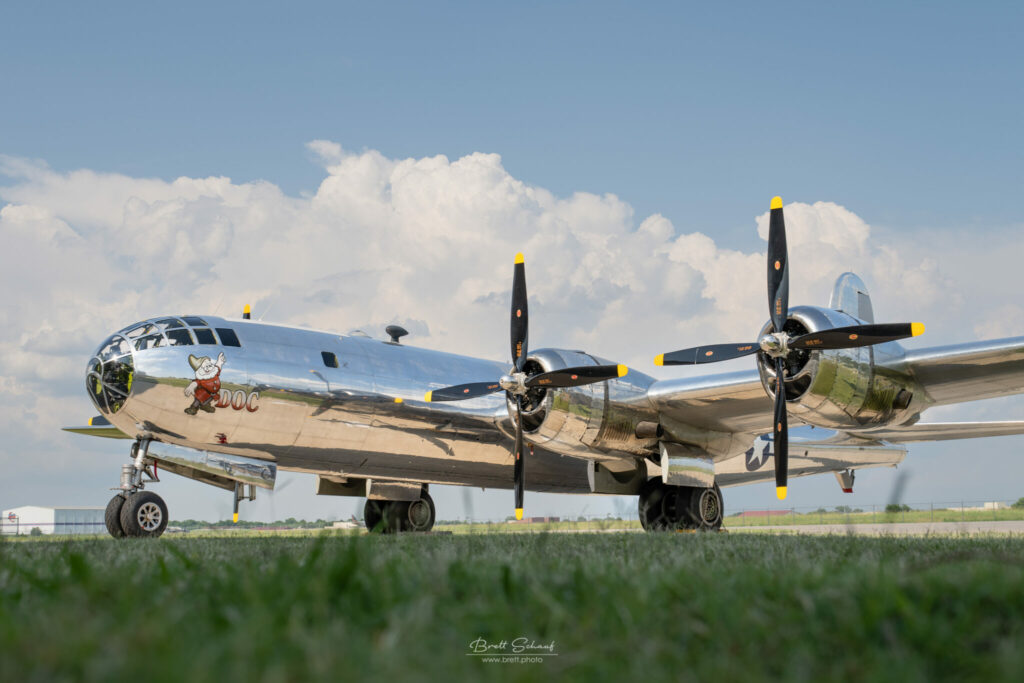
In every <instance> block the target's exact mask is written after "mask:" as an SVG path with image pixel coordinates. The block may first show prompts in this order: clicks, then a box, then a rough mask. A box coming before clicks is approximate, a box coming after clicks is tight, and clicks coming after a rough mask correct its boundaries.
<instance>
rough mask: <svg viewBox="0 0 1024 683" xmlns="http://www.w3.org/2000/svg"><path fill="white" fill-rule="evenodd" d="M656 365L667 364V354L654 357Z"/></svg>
mask: <svg viewBox="0 0 1024 683" xmlns="http://www.w3.org/2000/svg"><path fill="white" fill-rule="evenodd" d="M654 364H655V365H664V364H665V354H663V353H659V354H658V355H657V356H655V357H654Z"/></svg>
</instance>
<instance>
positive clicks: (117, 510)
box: [103, 494, 124, 538]
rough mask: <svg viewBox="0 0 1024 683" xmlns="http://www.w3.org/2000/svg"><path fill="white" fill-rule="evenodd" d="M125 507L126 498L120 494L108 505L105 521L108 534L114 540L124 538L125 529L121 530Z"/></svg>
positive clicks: (104, 514)
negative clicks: (122, 510)
mask: <svg viewBox="0 0 1024 683" xmlns="http://www.w3.org/2000/svg"><path fill="white" fill-rule="evenodd" d="M122 507H124V496H122V495H120V494H118V495H116V496H114V497H113V498H111V499H110V502H109V503H107V510H106V512H104V513H103V521H104V523H105V524H106V525H107V532H108V533H110V535H111V536H113V537H114V538H124V529H123V528H121V508H122Z"/></svg>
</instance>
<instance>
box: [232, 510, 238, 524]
mask: <svg viewBox="0 0 1024 683" xmlns="http://www.w3.org/2000/svg"><path fill="white" fill-rule="evenodd" d="M231 517H232V521H233V522H234V523H235V524H238V513H237V512H236V513H235V514H233V515H232V516H231Z"/></svg>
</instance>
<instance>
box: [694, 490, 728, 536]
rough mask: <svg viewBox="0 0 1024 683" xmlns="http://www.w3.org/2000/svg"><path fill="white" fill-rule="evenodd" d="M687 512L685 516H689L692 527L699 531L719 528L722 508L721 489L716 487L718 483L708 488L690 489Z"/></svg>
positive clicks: (720, 526)
mask: <svg viewBox="0 0 1024 683" xmlns="http://www.w3.org/2000/svg"><path fill="white" fill-rule="evenodd" d="M687 513H688V514H687V515H686V516H687V517H689V518H690V520H691V522H692V524H693V528H696V529H698V530H700V531H717V530H718V529H721V528H722V519H723V513H724V510H723V505H722V490H721V489H720V488H718V484H715V485H714V486H712V487H711V488H709V489H700V488H695V489H692V490H691V495H690V504H689V506H688V509H687Z"/></svg>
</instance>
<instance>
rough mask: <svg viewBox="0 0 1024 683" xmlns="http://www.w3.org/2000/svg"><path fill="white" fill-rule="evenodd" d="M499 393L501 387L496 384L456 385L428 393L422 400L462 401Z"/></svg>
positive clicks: (473, 383)
mask: <svg viewBox="0 0 1024 683" xmlns="http://www.w3.org/2000/svg"><path fill="white" fill-rule="evenodd" d="M496 391H501V385H500V384H498V383H497V382H470V383H469V384H456V385H455V386H451V387H444V388H443V389H434V390H432V391H428V392H427V393H426V395H425V396H424V397H423V400H424V401H426V402H428V403H431V402H434V403H436V402H439V401H464V400H466V399H469V398H476V397H477V396H486V395H487V394H493V393H495V392H496Z"/></svg>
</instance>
